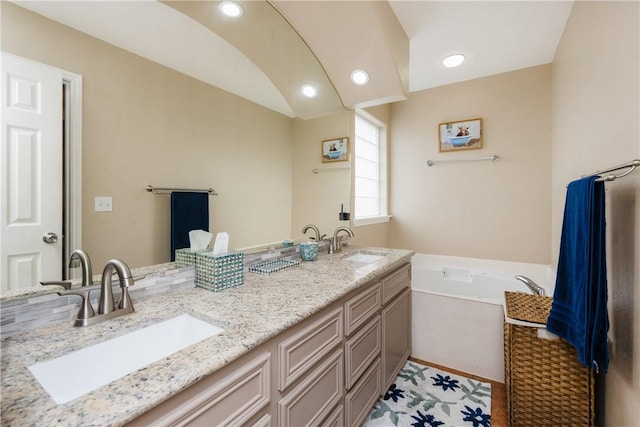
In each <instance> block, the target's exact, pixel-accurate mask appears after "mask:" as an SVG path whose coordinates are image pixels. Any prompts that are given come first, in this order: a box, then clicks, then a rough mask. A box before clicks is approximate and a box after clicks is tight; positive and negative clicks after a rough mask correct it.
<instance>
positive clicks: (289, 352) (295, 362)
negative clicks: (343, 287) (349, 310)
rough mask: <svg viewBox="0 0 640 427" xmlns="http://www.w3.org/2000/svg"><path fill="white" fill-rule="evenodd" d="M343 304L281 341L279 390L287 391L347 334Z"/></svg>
mask: <svg viewBox="0 0 640 427" xmlns="http://www.w3.org/2000/svg"><path fill="white" fill-rule="evenodd" d="M343 331H344V328H343V320H342V307H339V308H337V309H335V310H333V311H331V312H329V313H328V314H326V315H325V316H322V317H321V318H320V319H318V320H316V321H314V322H313V323H311V324H310V325H308V326H305V327H303V328H302V329H301V330H299V331H298V332H296V333H294V334H293V335H291V336H290V337H288V338H286V339H284V340H283V341H282V342H280V344H278V390H280V391H284V390H285V389H286V388H287V387H288V386H289V385H290V384H291V383H292V382H294V381H295V380H296V379H298V378H300V377H301V376H302V375H303V374H304V373H305V372H307V371H308V370H309V369H311V368H312V367H313V365H315V364H316V363H317V362H319V361H320V360H322V359H323V358H324V357H325V356H326V355H327V354H329V353H330V352H331V351H332V350H333V349H334V348H335V346H336V345H338V344H340V343H342V338H343V336H344V332H343Z"/></svg>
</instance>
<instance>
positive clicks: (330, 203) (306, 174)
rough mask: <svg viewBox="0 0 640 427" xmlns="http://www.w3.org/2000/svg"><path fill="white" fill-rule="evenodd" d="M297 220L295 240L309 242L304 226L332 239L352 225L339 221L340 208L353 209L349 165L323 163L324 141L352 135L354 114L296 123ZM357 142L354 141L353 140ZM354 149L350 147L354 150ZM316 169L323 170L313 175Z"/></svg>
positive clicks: (295, 205)
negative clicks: (340, 229)
mask: <svg viewBox="0 0 640 427" xmlns="http://www.w3.org/2000/svg"><path fill="white" fill-rule="evenodd" d="M293 122H294V123H293V200H294V201H295V203H294V204H293V221H292V236H293V238H294V239H307V238H308V237H312V236H314V235H313V232H312V231H308V232H307V235H306V236H305V235H304V234H302V227H304V226H305V225H306V224H314V225H315V226H316V227H318V228H319V229H320V233H321V234H326V235H327V237H331V236H332V235H333V232H334V230H335V229H336V228H338V227H340V226H348V225H349V223H348V222H345V221H340V220H339V219H338V212H340V205H341V204H344V209H345V211H349V210H350V202H349V198H350V193H349V191H350V185H349V182H350V177H351V170H350V164H351V161H349V162H333V163H322V141H323V140H327V139H334V138H340V137H344V136H350V135H351V113H349V112H348V111H344V112H343V113H339V114H335V115H331V116H327V117H322V118H318V119H314V120H300V119H294V121H293ZM349 143H350V144H352V143H353V139H350V140H349ZM351 149H352V146H350V150H351ZM313 169H321V170H322V172H320V173H317V174H315V173H313V172H312V170H313Z"/></svg>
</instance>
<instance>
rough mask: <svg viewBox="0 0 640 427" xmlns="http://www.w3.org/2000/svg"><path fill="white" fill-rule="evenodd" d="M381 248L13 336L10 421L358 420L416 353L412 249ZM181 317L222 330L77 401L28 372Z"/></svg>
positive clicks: (6, 362) (5, 414)
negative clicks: (63, 399)
mask: <svg viewBox="0 0 640 427" xmlns="http://www.w3.org/2000/svg"><path fill="white" fill-rule="evenodd" d="M385 251H386V255H385V256H384V257H381V259H376V260H373V261H372V259H373V258H366V257H360V258H358V257H355V258H352V260H347V258H348V257H349V256H350V255H352V254H353V253H360V252H362V251H360V250H358V249H354V248H345V251H344V252H342V253H336V254H332V255H328V254H321V255H320V256H319V257H318V260H317V261H313V262H301V263H300V266H299V267H296V268H292V269H289V270H285V271H281V272H278V273H276V274H272V275H269V276H265V275H258V274H254V273H250V272H245V281H244V284H243V285H242V286H240V287H237V288H233V289H227V290H225V291H223V292H210V291H207V290H203V289H199V288H192V289H188V290H184V291H179V292H169V293H165V294H161V295H157V296H154V297H152V298H150V299H147V300H145V301H141V302H137V303H136V313H133V314H132V315H129V316H124V317H122V318H119V319H114V320H113V322H105V323H104V324H99V325H94V326H91V327H88V328H74V327H72V326H71V324H58V325H54V326H50V327H46V328H41V329H38V330H34V331H30V332H25V333H22V334H18V335H15V336H12V337H9V338H7V339H5V340H4V341H3V342H2V350H3V354H2V396H3V398H2V424H3V425H29V424H37V425H47V424H56V425H87V424H92V425H106V424H110V425H125V424H130V425H167V424H171V425H175V424H177V425H189V424H200V425H202V424H207V425H209V424H215V425H219V424H234V425H246V424H248V425H265V426H266V425H278V426H280V425H282V426H299V425H308V424H312V425H320V424H322V425H359V424H360V423H361V422H362V420H363V419H364V417H366V416H367V415H368V413H369V411H370V409H371V407H372V406H373V405H374V403H375V401H376V400H377V399H378V398H379V396H380V394H381V393H384V391H385V390H386V389H387V387H388V386H389V385H390V384H391V382H392V381H393V379H394V378H395V376H396V375H397V372H398V371H399V369H400V368H401V367H402V365H403V364H404V362H405V360H406V359H407V357H408V356H409V352H410V344H411V343H410V337H411V333H410V319H411V314H410V307H411V304H410V289H409V288H410V260H411V256H412V255H413V252H411V251H404V250H392V249H385ZM183 313H188V314H190V315H191V316H193V317H196V318H199V319H201V320H204V321H206V322H209V323H211V324H214V325H216V326H218V327H220V328H222V329H223V331H222V332H221V333H219V334H218V335H215V336H213V337H211V338H207V339H205V340H204V341H201V342H200V343H198V344H195V345H192V346H190V347H187V348H185V349H184V350H181V351H179V352H177V353H174V354H172V355H170V356H169V357H166V358H164V359H162V360H160V361H158V362H155V363H152V364H150V365H148V366H145V367H144V368H142V369H139V370H137V371H135V372H133V373H131V374H129V375H126V376H124V377H122V378H119V379H117V380H115V381H113V382H111V383H109V384H107V385H105V386H103V387H100V388H98V389H96V390H94V391H91V392H88V393H86V394H84V395H82V396H80V397H78V398H77V399H75V400H72V401H71V402H69V403H66V404H61V405H56V404H55V402H54V401H53V400H52V399H51V398H50V397H49V395H48V394H47V392H46V391H45V390H43V389H42V387H41V386H40V385H39V383H38V382H37V381H36V380H35V378H34V377H33V376H32V375H31V373H30V372H29V370H28V369H27V367H28V366H30V365H32V364H33V363H36V362H39V361H42V360H48V359H51V358H55V357H59V356H61V355H64V354H66V353H69V352H72V351H75V350H78V349H81V348H84V347H87V346H89V345H92V344H95V343H98V342H102V341H104V340H108V339H111V338H113V337H116V336H118V335H122V334H123V333H126V332H130V331H131V330H135V329H140V328H143V327H145V326H148V325H153V324H156V323H158V322H161V321H163V320H166V319H169V318H172V317H175V316H177V315H180V314H183ZM86 363H89V364H90V363H91V361H90V360H87V361H86ZM113 363H118V361H117V360H114V361H113ZM98 368H99V367H96V369H98Z"/></svg>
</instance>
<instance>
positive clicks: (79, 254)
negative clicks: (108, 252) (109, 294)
mask: <svg viewBox="0 0 640 427" xmlns="http://www.w3.org/2000/svg"><path fill="white" fill-rule="evenodd" d="M78 262H79V263H80V266H82V286H90V285H93V272H92V271H91V259H90V258H89V254H88V253H86V252H85V251H83V250H82V249H76V250H75V251H73V252H71V256H70V257H69V267H70V268H76V267H78Z"/></svg>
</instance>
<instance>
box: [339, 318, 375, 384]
mask: <svg viewBox="0 0 640 427" xmlns="http://www.w3.org/2000/svg"><path fill="white" fill-rule="evenodd" d="M380 335H381V333H380V316H379V315H378V316H376V317H374V318H373V319H372V320H371V321H370V322H369V323H367V324H366V325H365V326H364V327H363V328H362V329H361V330H360V331H359V332H358V333H357V334H355V335H354V336H353V337H351V338H350V339H349V340H348V341H347V342H346V343H345V344H344V370H345V385H346V387H347V390H351V387H353V385H354V384H355V383H356V382H357V381H358V379H359V378H360V377H361V376H362V374H363V373H364V371H365V370H366V369H367V367H368V366H369V365H371V362H373V361H374V360H375V359H377V358H378V356H380V348H381V339H380Z"/></svg>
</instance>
